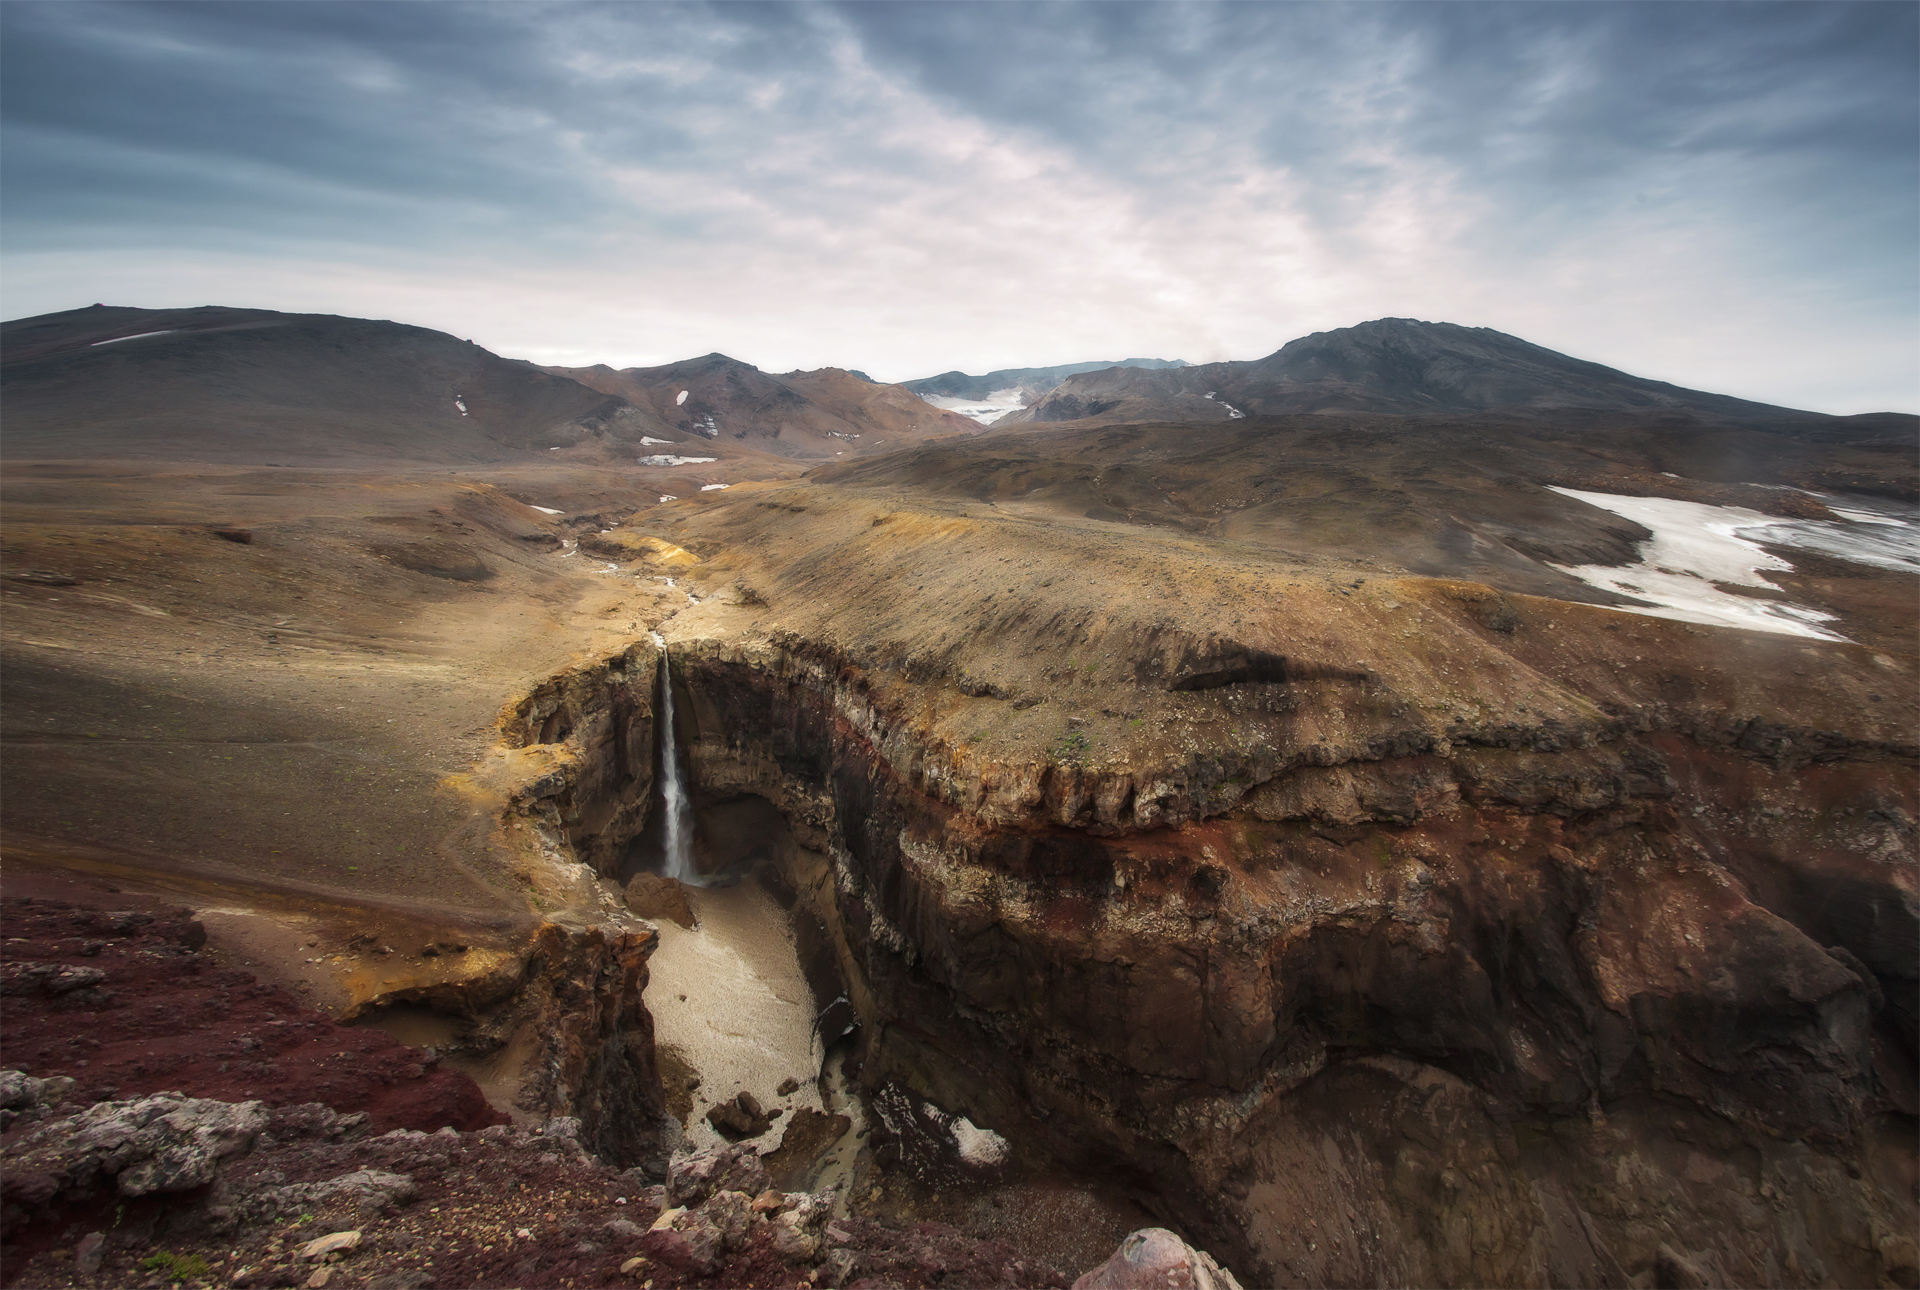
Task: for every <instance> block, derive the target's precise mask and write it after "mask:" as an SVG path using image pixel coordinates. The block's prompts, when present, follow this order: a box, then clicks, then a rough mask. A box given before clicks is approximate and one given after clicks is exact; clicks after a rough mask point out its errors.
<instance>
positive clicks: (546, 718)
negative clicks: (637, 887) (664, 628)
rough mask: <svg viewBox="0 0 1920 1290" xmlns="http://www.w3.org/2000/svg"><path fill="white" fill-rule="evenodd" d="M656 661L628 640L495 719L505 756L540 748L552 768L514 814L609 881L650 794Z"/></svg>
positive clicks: (648, 649)
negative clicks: (506, 749) (548, 755)
mask: <svg viewBox="0 0 1920 1290" xmlns="http://www.w3.org/2000/svg"><path fill="white" fill-rule="evenodd" d="M658 657H659V656H658V652H657V651H656V650H655V648H654V646H653V644H652V643H651V642H650V641H645V640H642V641H636V642H635V643H634V644H633V645H631V646H629V647H628V648H627V649H626V650H624V651H623V652H621V653H619V654H616V655H614V656H613V657H611V658H608V659H604V660H602V661H600V662H597V663H593V664H589V665H586V666H583V667H579V668H574V669H572V670H569V671H566V672H562V673H561V674H560V675H558V676H556V677H554V678H553V679H552V680H550V681H548V682H546V683H545V684H543V685H540V686H538V687H536V688H535V689H534V690H533V691H532V692H531V693H529V694H527V695H526V696H524V697H523V698H521V699H519V700H518V701H517V702H515V703H513V704H510V705H508V707H507V709H506V711H505V712H503V713H502V714H501V720H500V729H501V733H502V735H503V737H504V739H505V742H506V744H507V746H508V747H509V748H540V747H545V748H547V749H548V750H549V751H550V753H551V754H552V757H553V760H552V764H551V765H550V766H549V767H548V768H546V770H545V773H543V774H539V775H536V776H535V777H533V778H532V779H531V780H530V781H529V782H527V783H525V784H523V785H521V786H520V787H519V788H518V790H517V791H516V793H515V795H514V814H516V815H518V816H522V817H526V818H530V819H532V820H534V821H535V822H537V824H538V825H539V827H541V828H543V829H545V830H546V831H547V832H548V833H549V834H551V835H552V837H553V838H554V839H555V840H556V842H559V841H564V845H565V846H566V848H567V850H568V851H569V852H570V854H571V855H572V856H573V858H575V859H577V860H579V861H580V862H581V863H584V864H586V865H588V866H590V867H591V868H592V869H593V870H594V871H595V872H596V873H600V874H603V875H612V874H613V873H614V872H615V871H616V870H617V869H618V867H619V860H620V854H621V851H622V850H623V849H624V848H625V846H626V844H627V842H628V841H629V840H630V839H631V838H632V837H633V836H634V835H635V834H637V833H639V832H640V829H641V827H642V826H643V825H644V824H645V822H646V817H647V803H648V799H649V796H650V794H651V793H652V792H653V693H654V688H655V678H656V675H657V673H658V667H659V664H658Z"/></svg>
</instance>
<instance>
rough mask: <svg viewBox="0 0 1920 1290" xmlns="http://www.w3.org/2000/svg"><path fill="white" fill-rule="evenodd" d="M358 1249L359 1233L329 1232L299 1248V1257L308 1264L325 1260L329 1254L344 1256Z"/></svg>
mask: <svg viewBox="0 0 1920 1290" xmlns="http://www.w3.org/2000/svg"><path fill="white" fill-rule="evenodd" d="M359 1248H360V1233H359V1232H357V1231H353V1232H329V1233H327V1234H326V1235H325V1236H321V1237H316V1238H315V1239H313V1240H311V1241H308V1242H307V1243H306V1244H305V1245H303V1246H301V1247H300V1257H301V1258H303V1259H305V1260H307V1261H308V1262H309V1263H312V1262H315V1261H317V1260H320V1259H324V1258H326V1257H327V1256H328V1255H329V1254H345V1253H347V1252H348V1251H349V1250H357V1249H359Z"/></svg>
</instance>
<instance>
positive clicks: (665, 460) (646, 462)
mask: <svg viewBox="0 0 1920 1290" xmlns="http://www.w3.org/2000/svg"><path fill="white" fill-rule="evenodd" d="M719 460H720V459H719V458H718V457H672V456H669V455H667V454H666V453H658V454H656V455H654V456H652V457H641V458H639V462H640V464H641V465H642V466H698V465H701V464H703V463H705V462H709V461H719Z"/></svg>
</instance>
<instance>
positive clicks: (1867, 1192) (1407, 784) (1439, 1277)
mask: <svg viewBox="0 0 1920 1290" xmlns="http://www.w3.org/2000/svg"><path fill="white" fill-rule="evenodd" d="M1189 652H1191V650H1190V651H1189ZM674 660H675V667H674V672H675V679H676V682H677V683H678V684H679V685H680V686H682V691H681V695H682V701H681V702H680V704H679V705H678V706H679V707H680V709H681V712H682V713H683V716H682V725H683V729H682V731H681V735H682V738H683V739H684V741H685V746H686V747H687V749H688V753H689V758H690V762H691V766H692V780H693V783H694V786H695V789H696V792H697V794H698V795H699V800H700V801H702V802H705V803H713V802H719V801H724V800H727V799H730V798H738V797H740V796H741V795H745V794H752V795H757V796H759V797H763V798H765V799H766V800H767V801H769V802H771V803H772V804H773V805H774V806H775V807H776V808H778V809H779V810H780V812H781V813H782V815H783V816H785V818H786V819H787V821H788V822H789V824H790V826H791V827H792V829H793V832H794V835H795V838H796V840H797V842H798V846H797V847H796V848H789V849H788V851H787V854H786V859H787V863H788V866H789V869H790V871H791V877H792V878H793V880H794V885H795V886H796V887H797V888H799V889H800V890H801V891H802V892H803V893H805V894H806V896H807V898H808V902H809V906H810V908H812V910H813V912H814V913H815V914H816V915H818V916H819V917H820V918H821V920H822V922H823V923H824V924H825V925H826V926H827V927H828V928H829V931H830V932H831V933H832V935H833V937H834V939H835V940H836V941H837V942H838V948H839V954H840V958H841V966H842V970H843V972H844V974H845V975H846V977H847V979H848V984H849V992H850V994H851V995H852V997H853V1000H854V1003H855V1006H856V1008H857V1009H858V1011H859V1013H860V1015H861V1018H862V1020H863V1022H864V1023H865V1028H864V1035H865V1039H864V1044H865V1053H864V1066H863V1072H864V1075H863V1077H864V1078H865V1079H866V1080H868V1081H869V1082H873V1083H877V1082H879V1081H882V1080H885V1079H890V1078H891V1079H898V1080H900V1081H902V1082H904V1083H907V1084H909V1085H911V1086H913V1087H916V1088H918V1089H919V1090H921V1091H922V1092H923V1093H925V1094H927V1095H928V1096H931V1097H933V1098H935V1099H936V1100H937V1101H939V1102H940V1103H941V1104H942V1105H943V1106H947V1107H949V1108H953V1109H956V1110H964V1111H966V1112H967V1113H968V1114H969V1115H970V1116H972V1117H973V1118H974V1120H975V1121H976V1122H977V1123H982V1124H987V1125H990V1126H992V1127H995V1128H997V1129H999V1130H1000V1131H1001V1132H1003V1133H1005V1134H1007V1135H1008V1136H1010V1137H1015V1138H1016V1139H1018V1140H1020V1141H1022V1142H1023V1143H1025V1144H1026V1145H1027V1146H1028V1148H1029V1149H1030V1150H1038V1151H1041V1152H1044V1153H1045V1154H1047V1155H1050V1156H1052V1157H1053V1158H1054V1159H1056V1160H1058V1161H1060V1162H1061V1163H1064V1164H1067V1165H1070V1166H1074V1167H1082V1168H1099V1169H1102V1170H1105V1171H1109V1172H1110V1173H1113V1174H1115V1175H1116V1176H1119V1177H1123V1178H1129V1179H1133V1180H1137V1181H1138V1183H1139V1185H1140V1187H1141V1189H1142V1191H1143V1193H1146V1194H1148V1195H1150V1196H1151V1198H1152V1199H1153V1201H1154V1203H1156V1204H1158V1205H1159V1206H1161V1207H1163V1208H1164V1210H1165V1211H1166V1212H1167V1213H1168V1214H1169V1216H1170V1217H1172V1218H1174V1219H1176V1220H1178V1221H1180V1222H1182V1223H1183V1224H1185V1225H1186V1226H1188V1227H1189V1228H1191V1229H1192V1230H1195V1231H1198V1232H1201V1233H1204V1234H1205V1239H1206V1240H1207V1241H1209V1242H1213V1243H1214V1244H1215V1246H1216V1247H1217V1248H1225V1249H1227V1250H1230V1251H1232V1252H1233V1259H1232V1261H1233V1262H1234V1263H1235V1265H1236V1266H1239V1267H1243V1268H1244V1269H1246V1270H1247V1271H1249V1272H1250V1273H1251V1274H1252V1278H1253V1279H1254V1280H1257V1281H1265V1282H1269V1283H1273V1284H1281V1283H1295V1282H1327V1281H1333V1282H1339V1281H1350V1282H1354V1283H1360V1282H1368V1281H1381V1280H1395V1281H1416V1282H1418V1281H1426V1282H1456V1281H1479V1282H1489V1283H1520V1282H1535V1281H1541V1280H1547V1279H1559V1280H1568V1279H1573V1280H1579V1279H1582V1278H1585V1279H1589V1280H1595V1281H1602V1280H1607V1279H1610V1278H1614V1277H1615V1274H1622V1275H1626V1276H1638V1275H1640V1274H1641V1273H1643V1272H1645V1273H1650V1274H1657V1275H1659V1276H1664V1277H1666V1278H1668V1279H1669V1280H1671V1279H1672V1278H1674V1277H1685V1276H1687V1275H1691V1273H1689V1271H1688V1269H1693V1270H1694V1271H1696V1272H1698V1273H1699V1274H1700V1275H1702V1276H1705V1277H1709V1278H1712V1277H1715V1276H1719V1277H1725V1278H1731V1279H1734V1280H1744V1281H1780V1280H1783V1279H1784V1280H1786V1281H1793V1280H1795V1279H1796V1274H1795V1273H1794V1272H1793V1271H1792V1270H1790V1268H1789V1264H1791V1267H1792V1268H1797V1269H1801V1270H1803V1271H1804V1275H1805V1277H1807V1278H1810V1279H1812V1280H1815V1281H1817V1280H1818V1279H1819V1278H1820V1277H1821V1276H1832V1277H1835V1278H1838V1279H1840V1280H1843V1281H1844V1280H1849V1279H1852V1278H1864V1279H1866V1280H1868V1281H1875V1280H1878V1279H1880V1278H1881V1277H1887V1276H1890V1277H1893V1278H1895V1279H1896V1280H1898V1279H1903V1278H1908V1279H1910V1277H1911V1275H1912V1272H1913V1269H1914V1268H1915V1267H1916V1262H1917V1261H1916V1260H1915V1258H1914V1255H1913V1246H1912V1242H1911V1240H1910V1239H1909V1238H1908V1237H1907V1236H1906V1235H1905V1234H1906V1233H1908V1232H1910V1231H1911V1220H1912V1217H1913V1208H1912V1191H1911V1181H1910V1174H1911V1169H1912V1150H1911V1126H1912V1116H1913V1114H1914V1111H1915V1106H1914V1095H1913V1070H1914V1065H1915V1056H1914V1054H1915V1050H1916V1038H1915V1024H1914V1023H1915V1009H1914V999H1915V993H1916V989H1915V980H1914V971H1915V962H1916V949H1915V947H1916V918H1915V913H1916V901H1915V883H1914V866H1913V854H1914V853H1913V845H1914V825H1913V821H1914V818H1915V815H1916V811H1917V810H1920V806H1917V804H1916V802H1915V800H1914V798H1915V792H1914V773H1913V772H1914V757H1915V750H1914V749H1913V748H1912V747H1909V746H1904V745H1899V744H1887V743H1885V742H1875V741H1870V740H1868V741H1862V740H1853V739H1849V738H1847V737H1845V736H1843V735H1841V734H1838V733H1836V732H1833V731H1819V730H1812V729H1797V728H1792V727H1789V726H1783V725H1769V724H1766V723H1761V722H1755V721H1751V720H1747V721H1740V720H1727V719H1724V718H1723V717H1722V715H1720V714H1717V713H1715V712H1714V711H1713V710H1712V709H1711V707H1710V706H1709V705H1698V706H1689V705H1687V704H1684V703H1680V704H1673V705H1666V706H1662V707H1659V708H1651V709H1643V710H1640V711H1638V712H1635V713H1632V714H1615V715H1608V714H1605V713H1603V712H1598V711H1596V712H1594V714H1593V717H1592V719H1591V720H1589V721H1586V722H1584V723H1576V722H1568V721H1565V720H1558V719H1556V720H1548V721H1544V722H1542V721H1540V720H1537V719H1536V720H1534V721H1531V722H1529V721H1527V720H1526V719H1524V718H1520V719H1518V720H1513V719H1503V720H1502V721H1500V722H1499V723H1497V724H1496V723H1484V724H1479V725H1475V724H1473V723H1468V722H1456V723H1455V724H1454V727H1453V728H1451V729H1449V730H1447V731H1446V732H1445V733H1444V734H1443V735H1441V736H1438V737H1436V736H1435V735H1433V734H1432V733H1431V732H1429V731H1423V730H1421V729H1419V728H1417V727H1416V726H1415V725H1413V724H1412V723H1408V724H1407V725H1406V726H1405V728H1403V729H1401V730H1399V731H1397V732H1395V731H1392V730H1390V729H1389V730H1388V731H1387V732H1386V733H1384V734H1376V735H1375V736H1372V737H1370V738H1369V739H1368V740H1367V742H1366V743H1365V744H1364V745H1363V746H1328V745H1324V744H1321V743H1314V744H1310V745H1307V746H1304V747H1291V748H1289V747H1287V746H1286V745H1284V744H1280V743H1276V744H1275V745H1272V750H1271V751H1268V752H1265V753H1263V754H1256V755H1253V756H1223V755H1216V754H1203V755H1197V756H1194V757H1191V758H1189V759H1187V760H1186V761H1184V762H1179V763H1174V764H1170V765H1162V766H1160V767H1158V768H1157V769H1154V770H1152V771H1151V773H1142V772H1141V771H1140V770H1139V769H1138V768H1135V769H1131V770H1126V771H1114V770H1112V769H1107V768H1102V767H1099V766H1096V765H1088V764H1076V760H1075V757H1074V751H1075V746H1074V745H1073V744H1072V743H1071V742H1065V743H1063V744H1062V746H1061V747H1060V748H1059V749H1056V750H1055V751H1056V752H1057V753H1059V754H1060V755H1058V756H1053V757H1049V758H1044V759H1038V760H1034V761H1030V762H1024V763H1002V762H999V761H996V760H993V759H991V758H987V757H981V756H975V755H974V754H973V751H972V750H971V749H970V748H969V747H967V746H965V745H959V746H950V745H947V744H945V743H943V742H941V741H940V740H938V739H937V738H934V737H932V736H931V735H930V733H929V729H928V727H927V724H926V723H925V722H924V721H922V720H918V719H916V717H915V716H914V706H913V705H914V702H915V700H916V695H917V691H916V689H915V687H914V686H913V685H912V684H911V683H909V682H906V681H905V680H904V679H903V678H902V677H901V676H900V675H898V674H897V673H892V672H881V671H869V670H867V669H865V668H863V667H861V666H859V665H857V664H856V663H854V662H853V661H851V660H849V659H848V658H846V657H844V656H842V655H839V654H837V653H835V652H834V651H833V650H832V649H830V648H828V647H825V646H822V645H818V644H813V643H809V642H807V641H803V640H800V639H798V638H794V637H787V638H772V639H765V640H760V641H739V640H725V641H721V640H700V641H689V642H682V643H676V644H675V646H674ZM1194 670H1195V669H1193V668H1189V669H1187V671H1188V672H1192V671H1194ZM1178 675H1181V673H1178V671H1177V669H1176V672H1175V680H1176V681H1177V679H1178ZM1329 687H1331V688H1329ZM1168 688H1169V689H1179V688H1180V687H1178V686H1177V685H1169V687H1168ZM1207 688H1210V689H1215V690H1220V691H1225V690H1228V689H1231V690H1235V691H1238V692H1239V694H1238V696H1237V697H1233V696H1226V695H1224V694H1223V693H1215V694H1213V695H1211V696H1196V701H1198V700H1199V699H1200V698H1209V699H1211V700H1212V701H1216V702H1225V701H1228V698H1229V697H1233V701H1235V702H1242V703H1244V702H1245V701H1247V700H1248V699H1249V698H1254V699H1259V700H1262V701H1265V702H1268V703H1269V704H1270V705H1271V706H1274V707H1277V708H1283V709H1284V708H1287V707H1289V706H1290V705H1292V706H1297V705H1299V704H1301V703H1306V704H1308V705H1312V704H1316V703H1318V704H1323V705H1324V704H1325V703H1328V702H1332V701H1335V700H1333V699H1330V698H1329V697H1328V696H1329V695H1330V694H1334V693H1336V692H1337V695H1338V699H1337V701H1339V702H1342V703H1345V704H1347V705H1348V706H1350V707H1357V706H1360V705H1367V706H1369V707H1370V708H1372V709H1376V710H1377V711H1378V712H1380V713H1381V714H1392V713H1394V712H1396V711H1404V710H1405V707H1406V705H1405V703H1404V702H1403V699H1402V697H1401V696H1398V695H1396V694H1395V693H1393V692H1392V688H1391V687H1390V686H1387V685H1385V684H1384V683H1383V682H1381V681H1380V680H1379V679H1378V678H1377V677H1372V676H1370V674H1368V673H1367V672H1366V670H1365V669H1361V668H1354V669H1345V670H1342V669H1322V670H1321V671H1320V672H1317V673H1316V672H1297V673H1296V674H1295V675H1294V676H1293V677H1290V678H1286V679H1268V678H1264V677H1263V678H1262V679H1257V680H1238V679H1235V678H1233V677H1229V678H1228V679H1227V680H1226V681H1224V682H1222V683H1221V685H1220V686H1217V687H1207ZM1387 725H1388V726H1389V727H1390V726H1391V722H1388V723H1387ZM816 856H824V857H825V859H814V858H812V857H816ZM1903 1134H1904V1135H1905V1140H1906V1145H1905V1147H1904V1148H1901V1147H1900V1146H1899V1143H1900V1141H1901V1138H1902V1135H1903ZM1570 1143H1571V1144H1572V1145H1569V1144H1570ZM1890 1144H1892V1145H1890ZM1640 1175H1645V1176H1644V1177H1641V1176H1640ZM1723 1175H1724V1176H1723ZM1708 1178H1712V1179H1715V1180H1717V1181H1716V1182H1714V1183H1712V1184H1710V1185H1709V1184H1707V1183H1706V1180H1707V1179H1708ZM1903 1178H1905V1179H1907V1181H1905V1182H1903V1181H1902V1179H1903ZM1309 1180H1316V1181H1313V1182H1312V1185H1311V1186H1309V1185H1306V1184H1307V1182H1308V1181H1309ZM1775 1197H1777V1198H1779V1204H1778V1205H1777V1206H1776V1208H1791V1207H1793V1206H1802V1207H1803V1208H1804V1207H1806V1206H1808V1205H1811V1204H1812V1202H1811V1201H1810V1200H1809V1198H1810V1197H1818V1198H1819V1200H1820V1203H1819V1204H1818V1205H1813V1207H1812V1209H1811V1210H1809V1213H1811V1214H1812V1215H1813V1216H1812V1217H1810V1218H1807V1219H1805V1220H1803V1221H1801V1222H1799V1224H1798V1226H1797V1227H1795V1225H1793V1224H1787V1225H1782V1224H1779V1223H1776V1222H1775V1221H1773V1220H1772V1219H1768V1220H1766V1221H1756V1220H1754V1218H1753V1216H1752V1215H1745V1216H1744V1217H1743V1216H1742V1215H1739V1214H1734V1215H1731V1216H1730V1214H1729V1212H1728V1207H1729V1206H1733V1207H1736V1208H1737V1207H1738V1206H1740V1205H1747V1206H1748V1207H1749V1208H1751V1207H1752V1206H1753V1205H1764V1204H1765V1198H1775ZM1736 1220H1737V1221H1736ZM1789 1229H1792V1230H1789ZM1340 1231H1344V1232H1345V1233H1346V1235H1345V1237H1344V1239H1342V1238H1341V1237H1340V1236H1339V1235H1338V1234H1337V1233H1338V1232H1340ZM1796 1231H1797V1232H1798V1235H1795V1232H1796ZM1316 1234H1318V1236H1317V1237H1316ZM1662 1260H1665V1262H1664V1263H1662V1262H1661V1261H1662ZM1662 1267H1664V1268H1666V1269H1667V1270H1666V1271H1665V1272H1660V1271H1659V1269H1660V1268H1662Z"/></svg>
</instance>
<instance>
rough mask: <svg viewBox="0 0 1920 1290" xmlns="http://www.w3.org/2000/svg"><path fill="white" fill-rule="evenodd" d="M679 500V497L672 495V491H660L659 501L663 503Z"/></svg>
mask: <svg viewBox="0 0 1920 1290" xmlns="http://www.w3.org/2000/svg"><path fill="white" fill-rule="evenodd" d="M679 500H680V499H679V498H678V497H675V496H674V495H673V494H672V493H662V494H660V501H661V503H662V504H665V503H667V502H677V501H679Z"/></svg>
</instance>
